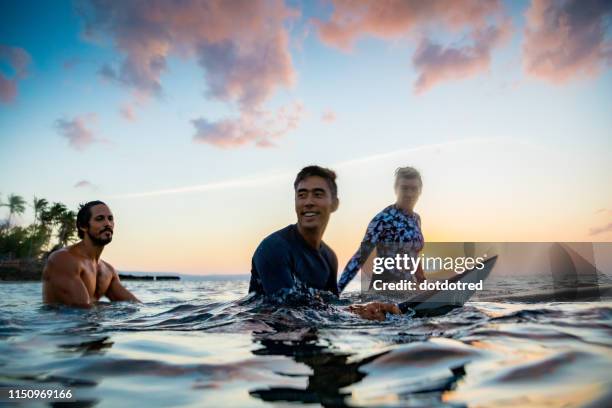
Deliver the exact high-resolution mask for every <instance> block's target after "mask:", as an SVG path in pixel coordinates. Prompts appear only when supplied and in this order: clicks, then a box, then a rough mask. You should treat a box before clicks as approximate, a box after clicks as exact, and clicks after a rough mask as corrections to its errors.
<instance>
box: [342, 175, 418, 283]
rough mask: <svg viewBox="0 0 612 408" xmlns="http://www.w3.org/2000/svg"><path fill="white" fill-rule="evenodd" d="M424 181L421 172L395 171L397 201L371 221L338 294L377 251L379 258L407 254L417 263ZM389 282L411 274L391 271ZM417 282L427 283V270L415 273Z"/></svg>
mask: <svg viewBox="0 0 612 408" xmlns="http://www.w3.org/2000/svg"><path fill="white" fill-rule="evenodd" d="M422 188H423V181H422V180H421V175H420V174H419V172H418V171H417V170H416V169H414V168H412V167H400V168H398V169H397V170H396V171H395V196H396V197H397V200H396V202H395V204H392V205H390V206H388V207H387V208H385V209H384V210H382V211H381V212H379V213H378V214H376V216H375V217H374V218H373V219H372V221H370V224H369V225H368V228H367V230H366V233H365V236H364V237H363V240H362V241H361V245H360V246H359V249H358V250H357V252H355V255H353V257H352V258H351V259H350V260H349V262H348V264H347V265H346V267H345V268H344V271H343V272H342V275H341V276H340V280H339V281H338V291H339V292H342V291H343V290H344V289H345V288H346V286H347V285H348V284H349V282H350V281H351V280H352V279H353V278H354V277H355V275H357V272H358V271H359V269H361V267H362V266H363V264H364V263H365V261H366V260H367V259H368V257H369V256H370V254H371V253H372V251H373V250H374V248H376V251H377V256H378V257H393V258H395V256H396V254H402V255H403V254H407V255H408V256H409V257H412V258H413V259H416V258H417V256H418V255H419V252H420V251H421V250H422V249H423V244H424V239H423V234H422V233H421V217H419V215H418V214H417V213H415V212H414V206H415V205H416V203H417V201H418V199H419V196H420V195H421V190H422ZM387 273H388V274H390V276H389V275H387V276H385V275H383V276H385V277H386V278H387V279H386V280H387V281H389V280H400V279H412V275H411V274H410V271H405V270H403V271H387ZM414 276H415V277H416V280H417V281H418V282H422V281H423V280H424V276H423V269H422V268H421V264H420V263H419V267H418V268H417V270H416V272H415V273H414Z"/></svg>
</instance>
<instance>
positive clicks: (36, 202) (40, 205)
mask: <svg viewBox="0 0 612 408" xmlns="http://www.w3.org/2000/svg"><path fill="white" fill-rule="evenodd" d="M48 205H49V202H48V201H47V200H45V199H44V198H36V196H34V199H33V200H32V209H33V210H34V225H35V226H36V225H38V220H40V215H41V214H42V212H43V211H45V210H46V209H47V206H48Z"/></svg>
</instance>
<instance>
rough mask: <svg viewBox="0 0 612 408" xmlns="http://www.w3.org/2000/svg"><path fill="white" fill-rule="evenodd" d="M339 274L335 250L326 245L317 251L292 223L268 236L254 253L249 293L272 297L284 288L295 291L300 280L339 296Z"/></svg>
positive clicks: (322, 244)
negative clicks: (337, 279) (337, 280)
mask: <svg viewBox="0 0 612 408" xmlns="http://www.w3.org/2000/svg"><path fill="white" fill-rule="evenodd" d="M337 274H338V259H337V258H336V254H335V253H334V251H332V249H331V248H330V247H329V246H327V245H326V244H325V243H324V242H321V246H320V248H319V250H316V249H315V248H313V247H312V246H310V245H309V244H308V243H307V242H306V240H305V239H304V238H303V237H302V235H301V234H300V233H299V232H298V229H297V226H296V225H295V224H293V225H289V226H287V227H285V228H283V229H281V230H279V231H276V232H274V233H272V234H271V235H269V236H268V237H266V238H265V239H264V240H263V241H262V242H261V244H259V246H258V247H257V249H256V250H255V253H254V254H253V260H252V263H251V282H250V284H249V293H250V292H256V293H260V294H265V295H268V296H273V295H274V294H276V293H277V292H279V291H280V290H282V289H292V288H293V287H295V285H296V283H297V282H298V281H299V282H300V283H301V284H303V285H305V286H307V287H310V288H315V289H320V290H327V291H330V292H332V293H334V294H336V295H337V294H338V286H337V285H336V277H337Z"/></svg>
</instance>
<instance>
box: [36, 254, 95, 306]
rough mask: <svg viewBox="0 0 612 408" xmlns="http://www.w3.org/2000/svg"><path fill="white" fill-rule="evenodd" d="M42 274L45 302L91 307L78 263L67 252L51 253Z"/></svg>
mask: <svg viewBox="0 0 612 408" xmlns="http://www.w3.org/2000/svg"><path fill="white" fill-rule="evenodd" d="M44 276H45V281H44V288H43V291H44V292H43V293H44V301H45V302H49V303H62V304H65V305H68V306H76V307H84V308H88V307H91V305H92V301H91V298H90V296H89V293H88V292H87V288H86V287H85V284H84V283H83V280H82V279H81V276H80V268H79V263H78V262H77V261H76V260H75V259H74V257H73V256H72V255H70V254H69V253H68V252H66V251H58V252H55V253H53V254H51V256H49V259H48V260H47V264H46V265H45V271H44Z"/></svg>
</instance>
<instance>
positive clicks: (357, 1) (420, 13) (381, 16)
mask: <svg viewBox="0 0 612 408" xmlns="http://www.w3.org/2000/svg"><path fill="white" fill-rule="evenodd" d="M332 4H333V6H334V11H333V13H332V16H331V19H330V20H329V21H327V22H321V21H315V22H314V23H315V26H316V27H317V29H318V32H319V37H320V38H321V40H322V41H323V42H324V43H326V44H328V45H331V46H335V47H338V48H341V49H345V50H347V49H350V48H351V47H352V45H353V42H354V41H355V40H356V39H358V38H359V37H365V36H373V37H378V38H383V39H393V38H398V37H401V36H405V35H407V34H409V33H410V32H411V31H413V30H421V29H424V28H427V27H432V26H435V25H442V26H445V27H447V28H449V29H451V30H459V29H462V28H464V27H466V26H482V25H484V24H486V22H487V18H488V17H489V16H490V15H491V14H494V13H497V12H499V10H500V9H501V3H500V2H499V1H489V0H456V1H452V2H449V1H446V0H429V1H422V0H391V1H379V0H333V1H332Z"/></svg>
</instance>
